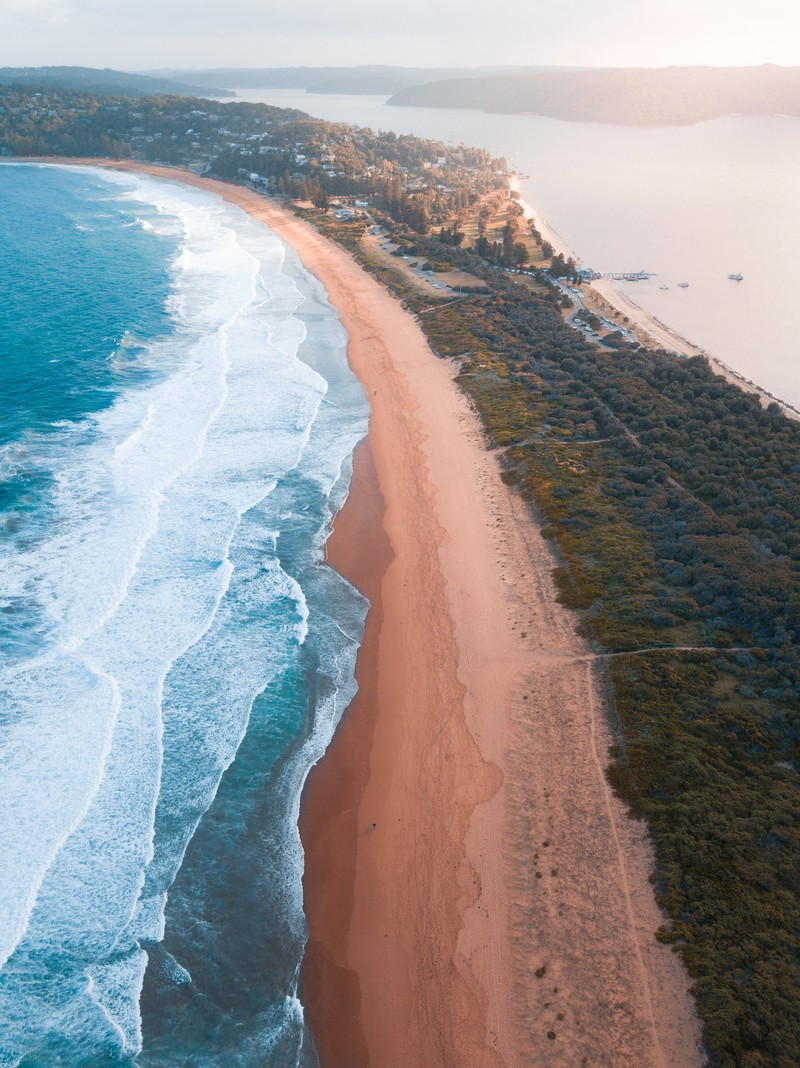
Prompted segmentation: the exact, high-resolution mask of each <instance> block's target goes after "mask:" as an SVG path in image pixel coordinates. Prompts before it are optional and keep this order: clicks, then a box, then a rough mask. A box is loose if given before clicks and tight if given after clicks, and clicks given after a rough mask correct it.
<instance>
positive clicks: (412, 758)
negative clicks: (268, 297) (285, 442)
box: [76, 161, 702, 1068]
mask: <svg viewBox="0 0 800 1068" xmlns="http://www.w3.org/2000/svg"><path fill="white" fill-rule="evenodd" d="M76 162H78V161H76ZM81 162H84V163H85V162H89V161H81ZM114 166H120V167H123V168H125V169H128V168H130V169H134V170H137V171H142V172H145V173H148V174H152V175H155V176H158V177H163V178H167V179H172V180H178V181H182V182H185V183H187V184H191V185H195V186H199V187H201V188H204V189H207V190H209V191H212V192H216V193H218V194H219V195H220V196H223V197H224V198H225V199H226V200H228V201H230V202H232V203H234V204H238V205H239V206H240V207H241V208H243V209H244V210H245V211H247V212H249V213H250V214H251V215H253V216H255V217H256V218H259V219H261V220H263V221H264V222H265V223H267V224H268V225H269V226H270V227H271V228H272V229H273V230H274V231H275V232H276V233H277V234H278V235H279V236H280V237H281V238H282V239H283V240H284V241H286V243H287V244H289V245H291V246H292V248H294V249H295V250H296V252H297V253H298V254H299V256H300V258H301V260H302V261H303V263H304V265H305V266H306V267H307V268H308V270H310V271H311V272H312V273H313V274H315V275H316V276H317V277H318V278H319V279H320V280H321V281H322V282H323V284H324V285H325V287H326V289H327V290H328V294H329V297H330V300H331V302H332V303H333V305H334V306H335V307H336V308H337V310H338V312H339V314H340V316H341V319H342V322H343V324H344V326H345V328H346V330H347V332H348V335H349V349H348V351H349V357H350V361H351V365H352V367H353V370H354V371H355V373H356V374H357V375H358V377H359V378H360V380H361V381H362V383H363V385H364V387H365V389H366V391H367V393H368V396H369V401H370V405H371V409H372V415H371V423H370V433H369V439H368V443H366V444H365V445H363V446H362V447H361V448H360V450H359V452H358V454H357V456H356V463H355V472H354V478H353V484H352V488H351V493H350V496H349V497H348V500H347V503H346V505H345V507H344V509H343V511H342V512H341V513H340V515H339V517H338V519H337V521H336V525H335V530H334V534H333V536H332V538H331V541H330V543H329V548H328V559H329V561H330V563H331V564H332V565H333V566H334V567H336V568H337V569H338V570H340V571H341V572H342V573H343V574H345V575H346V576H347V577H348V578H349V579H350V580H351V581H352V582H353V583H354V584H355V585H356V586H358V587H359V588H360V589H362V590H363V591H364V592H365V593H366V594H367V596H368V597H369V598H370V601H371V604H372V608H371V610H370V614H369V617H368V621H367V628H366V633H365V637H364V643H363V646H362V649H361V652H360V655H359V661H358V668H357V674H358V682H359V687H360V689H359V694H358V697H357V698H356V700H355V702H354V704H353V705H352V706H351V707H350V709H349V710H348V711H347V713H346V714H345V717H344V720H343V722H342V724H341V726H340V728H339V730H338V731H337V734H336V737H335V738H334V742H333V744H332V746H331V748H330V750H329V751H328V753H327V754H326V755H325V757H324V758H323V760H322V761H321V762H320V764H319V765H318V766H317V767H316V768H315V769H314V770H313V771H312V774H311V776H310V777H309V781H308V784H307V789H306V792H305V794H304V798H303V808H302V814H301V833H302V838H303V842H304V845H305V848H306V855H307V860H306V874H305V890H306V908H307V914H308V919H309V925H310V943H309V950H308V954H307V960H306V965H305V970H304V984H303V1001H304V1003H305V1004H306V1007H307V1008H306V1011H307V1018H308V1020H309V1023H310V1025H311V1028H312V1030H313V1033H314V1035H315V1039H316V1041H317V1044H318V1047H319V1051H320V1058H321V1061H322V1064H323V1065H324V1066H325V1068H342V1066H343V1065H347V1068H366V1066H368V1065H369V1066H372V1068H438V1066H448V1068H449V1066H452V1068H456V1066H458V1068H501V1066H508V1068H512V1066H513V1068H523V1066H525V1068H531V1066H539V1065H542V1066H548V1068H560V1066H564V1068H567V1066H569V1068H574V1066H576V1065H584V1064H586V1065H606V1066H609V1068H690V1066H699V1065H700V1064H701V1063H702V1056H701V1054H700V1051H699V1026H698V1022H697V1019H696V1016H695V1015H694V1010H693V1005H692V1002H691V999H690V997H689V995H688V993H687V990H688V985H689V984H688V979H687V977H686V974H685V972H684V971H683V969H682V966H681V964H680V962H679V960H678V958H677V957H676V956H675V955H674V954H673V953H672V951H671V950H670V948H669V947H667V946H663V945H660V944H659V943H657V942H656V941H655V939H654V932H655V930H656V929H657V928H658V927H659V925H660V924H661V923H662V922H663V917H662V916H661V914H660V912H659V910H658V909H657V907H656V904H655V901H654V898H653V891H652V888H651V886H650V884H649V882H648V875H649V872H650V870H651V866H652V861H651V855H650V851H649V846H648V842H647V839H646V836H645V833H644V830H643V827H642V825H641V824H639V823H638V822H636V821H634V820H632V819H629V818H628V816H627V815H626V813H625V811H624V809H623V807H622V805H621V804H620V803H619V802H618V801H617V799H616V798H615V797H614V796H613V794H612V793H611V792H610V790H609V788H608V785H607V782H606V779H605V775H604V768H605V766H606V763H607V749H608V745H609V744H610V734H609V730H608V728H607V725H606V721H605V718H604V715H603V710H602V702H601V697H600V690H599V677H598V675H597V672H598V671H599V670H600V668H599V667H598V665H597V664H596V663H593V662H592V661H591V658H589V657H588V653H589V652H590V651H589V650H588V649H587V647H586V645H585V643H584V642H583V640H582V639H581V638H579V636H578V635H577V633H576V630H575V622H574V618H573V617H572V616H571V615H570V613H569V612H567V611H566V610H565V609H564V608H562V607H561V606H560V605H559V604H558V603H557V601H556V596H555V590H554V587H553V583H552V577H551V573H552V568H553V565H554V561H553V557H552V554H551V550H550V548H549V545H548V543H547V542H546V541H545V540H544V539H543V538H542V536H541V534H540V532H539V530H538V528H537V526H536V525H535V523H534V522H533V520H532V518H531V516H530V513H529V511H528V509H527V507H526V506H525V504H524V503H523V502H522V501H521V500H520V499H519V498H518V497H516V496H515V495H514V494H513V493H511V492H510V491H509V490H508V489H507V487H506V486H505V485H504V484H503V482H502V480H501V478H500V468H499V463H498V459H497V456H496V455H495V454H493V453H492V452H491V451H489V450H488V449H487V447H486V444H485V441H484V439H483V436H482V430H481V426H480V422H479V420H478V418H477V416H476V415H475V414H474V412H473V411H472V410H471V408H470V406H469V403H468V401H467V400H466V398H465V396H464V395H463V394H462V392H461V391H460V390H459V389H458V387H457V385H456V383H455V381H454V377H455V373H456V371H455V368H454V367H453V366H452V365H451V364H450V363H449V362H447V361H444V360H440V359H438V358H437V357H436V356H435V355H434V354H433V353H432V351H431V350H430V348H429V346H428V344H427V341H426V339H425V336H424V334H423V333H422V330H421V327H420V326H419V324H418V322H417V321H416V320H415V318H414V317H413V316H412V315H411V314H409V312H407V311H406V310H405V309H404V308H403V307H402V306H401V304H400V303H399V302H398V301H397V300H395V299H394V297H393V296H392V295H391V294H390V293H389V292H388V291H387V290H386V289H385V288H383V287H382V286H381V285H380V284H379V283H378V282H376V281H375V280H374V279H373V278H372V277H371V276H370V275H368V274H367V273H366V272H365V271H363V270H362V269H361V268H360V267H359V266H358V264H357V263H356V262H355V261H354V260H353V259H352V257H351V256H349V255H348V254H347V253H346V252H345V251H344V250H342V249H341V248H339V247H338V246H337V245H335V244H334V243H332V242H331V241H329V240H327V239H326V238H325V237H323V236H321V235H320V234H319V233H318V232H317V231H316V230H315V229H314V228H313V227H312V226H311V225H309V224H308V223H306V222H304V221H303V220H301V219H299V218H297V217H295V216H294V215H293V214H292V213H291V212H290V211H288V210H287V209H285V208H283V207H281V206H279V205H278V204H276V203H274V202H271V201H269V200H267V199H265V198H264V197H262V196H260V195H259V194H257V193H255V192H253V191H251V190H248V189H244V188H240V187H238V186H234V185H227V184H223V183H220V182H216V181H212V180H208V179H203V178H199V177H197V176H196V175H194V174H192V173H189V172H176V171H175V170H173V169H168V168H160V167H156V166H146V165H142V164H138V163H137V164H130V163H125V164H114Z"/></svg>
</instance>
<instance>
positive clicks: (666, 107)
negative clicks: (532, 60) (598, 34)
mask: <svg viewBox="0 0 800 1068" xmlns="http://www.w3.org/2000/svg"><path fill="white" fill-rule="evenodd" d="M388 103H389V104H390V105H394V106H398V107H399V106H403V107H438V108H475V109H478V110H480V111H491V112H505V113H520V112H531V113H533V114H536V115H545V116H548V117H549V118H554V119H567V120H571V121H574V122H600V123H615V124H621V125H628V126H648V125H659V126H661V125H663V126H668V125H685V124H688V123H695V122H702V121H703V120H704V119H714V118H720V117H722V116H725V115H792V116H800V67H777V66H771V65H768V66H762V67H666V68H663V69H658V70H650V69H615V70H576V71H542V72H539V73H535V74H526V75H502V76H499V77H487V78H459V79H449V80H445V81H438V82H434V83H432V84H429V85H421V86H412V87H409V88H406V89H402V90H400V91H399V92H398V93H396V94H395V95H394V96H393V97H392V98H391V99H390V100H389V101H388Z"/></svg>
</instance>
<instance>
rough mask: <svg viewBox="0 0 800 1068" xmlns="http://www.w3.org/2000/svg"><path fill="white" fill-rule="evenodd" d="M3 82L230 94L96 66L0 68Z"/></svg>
mask: <svg viewBox="0 0 800 1068" xmlns="http://www.w3.org/2000/svg"><path fill="white" fill-rule="evenodd" d="M0 85H18V86H26V87H39V86H45V85H55V86H59V87H60V88H62V89H74V90H76V91H78V92H81V93H103V94H106V93H107V94H109V95H115V94H116V95H119V96H133V97H140V96H153V95H155V94H157V93H170V94H172V95H181V96H203V94H204V93H208V92H213V94H214V95H215V96H228V95H232V94H229V93H228V92H227V91H226V90H225V89H213V90H211V89H203V88H201V87H200V86H198V85H192V84H189V83H187V82H180V81H175V80H174V79H170V78H153V77H150V76H149V75H145V74H128V73H127V72H125V71H120V70H111V68H108V67H107V68H105V69H103V70H97V69H95V68H94V67H0Z"/></svg>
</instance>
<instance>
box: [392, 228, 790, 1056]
mask: <svg viewBox="0 0 800 1068" xmlns="http://www.w3.org/2000/svg"><path fill="white" fill-rule="evenodd" d="M395 236H396V237H397V238H398V239H399V240H400V241H401V243H404V242H405V243H406V244H407V245H408V246H410V247H413V248H414V249H416V251H417V252H418V253H420V254H424V255H426V256H427V257H428V258H429V259H431V260H432V261H433V260H438V261H446V262H449V263H453V264H454V265H456V266H458V267H460V268H462V269H464V270H469V271H471V272H472V273H473V274H474V275H476V276H477V277H479V278H481V279H482V280H483V281H484V283H485V285H486V286H487V287H488V288H489V290H490V293H489V295H488V296H487V297H471V298H466V299H463V300H460V301H457V302H455V303H453V302H449V301H448V302H442V307H441V309H440V310H437V307H436V304H435V303H434V304H433V305H432V304H431V299H430V298H424V297H422V296H420V295H417V294H416V292H415V291H413V290H411V289H408V288H406V289H404V290H403V297H404V299H405V300H406V301H407V302H408V303H409V304H410V305H411V306H412V308H415V309H416V310H418V311H422V310H424V311H425V315H424V316H423V317H422V319H421V321H422V322H423V325H424V328H425V330H426V331H427V332H428V334H429V337H430V338H431V340H432V343H433V344H434V346H435V348H436V349H437V350H438V351H439V352H440V353H441V354H442V355H449V356H458V357H459V359H460V363H461V374H460V381H461V383H462V385H463V388H464V389H465V390H466V391H467V392H468V393H469V394H470V396H471V397H472V398H473V400H474V401H475V403H476V405H477V407H478V409H479V411H480V412H481V414H482V416H483V419H484V421H485V424H486V426H487V429H488V431H489V433H490V435H491V436H492V438H493V440H494V442H495V443H496V444H498V445H502V446H505V447H506V451H505V453H504V455H505V460H506V473H505V476H504V477H505V478H506V480H507V481H509V482H510V483H513V484H515V485H516V486H517V487H518V489H519V491H520V492H521V493H522V494H523V495H524V496H525V497H527V498H528V499H529V500H530V501H531V504H532V505H533V506H534V507H535V509H536V511H537V513H538V514H539V515H540V516H541V517H543V519H544V522H545V533H546V535H547V536H549V537H550V538H552V539H553V541H554V545H555V547H556V551H557V554H558V557H559V560H560V564H559V567H558V570H557V572H556V579H557V584H558V587H559V590H560V597H561V599H562V600H563V601H564V603H566V604H567V605H569V606H571V607H573V608H575V609H577V610H579V611H580V612H581V613H582V620H583V626H584V627H585V629H586V632H587V634H588V635H589V636H590V637H591V638H592V639H593V640H594V641H595V642H596V643H597V646H598V647H599V648H601V649H606V650H610V651H614V652H621V653H625V652H626V651H629V652H630V655H623V656H620V657H616V658H614V659H613V661H611V662H610V663H611V665H612V666H611V668H610V679H611V682H612V684H613V694H614V696H613V706H614V710H615V716H617V717H618V736H617V744H616V748H615V750H614V763H613V765H612V768H611V778H612V781H613V783H614V785H615V788H616V789H617V790H618V791H619V792H620V793H621V794H622V795H623V796H624V797H625V798H626V800H627V801H628V802H629V803H630V804H631V805H632V807H633V808H634V810H635V811H636V812H638V813H639V814H641V815H642V816H644V817H645V818H646V819H647V821H648V824H649V826H650V830H651V833H652V836H653V840H654V844H655V849H656V857H657V868H656V889H657V894H658V898H659V901H660V903H661V904H662V906H663V907H664V909H665V910H666V913H667V915H668V917H669V922H668V923H667V924H666V925H665V927H664V928H663V929H662V930H661V931H660V932H659V933H658V937H659V938H660V939H662V940H663V941H667V942H671V943H673V944H674V946H675V949H676V951H677V952H679V953H680V954H681V955H682V956H683V959H684V961H685V962H686V965H687V967H688V970H689V973H690V975H691V976H692V979H693V982H694V990H695V993H696V996H697V1001H698V1007H699V1011H700V1014H701V1016H702V1018H703V1021H704V1025H705V1040H706V1044H707V1049H708V1052H709V1057H710V1060H711V1062H712V1063H713V1064H715V1065H720V1066H724V1068H734V1066H737V1068H738V1066H747V1068H756V1066H759V1068H760V1066H767V1065H769V1066H780V1068H789V1066H790V1065H791V1066H793V1065H797V1064H800V968H799V966H798V961H799V960H800V790H799V789H798V786H800V781H799V780H798V768H800V705H799V704H798V695H800V651H798V650H799V649H800V646H798V642H799V641H800V539H798V518H800V425H798V424H797V423H795V422H792V421H790V420H788V419H787V418H785V416H784V415H783V414H782V413H781V411H780V409H779V408H778V406H777V405H772V406H770V408H768V409H766V410H765V409H764V408H762V407H761V405H760V403H759V401H758V399H757V398H756V397H754V396H752V395H750V394H746V393H744V392H743V391H742V390H741V389H739V388H738V387H737V386H735V385H732V384H730V383H727V382H726V381H724V380H723V379H721V378H720V377H718V376H717V375H715V374H714V373H713V372H712V371H711V369H710V367H709V365H708V364H707V362H706V361H705V360H703V359H701V358H696V359H688V360H687V359H680V358H678V357H675V356H672V355H670V354H668V353H666V352H663V351H656V352H652V351H648V350H644V349H642V348H641V347H640V346H630V345H623V346H621V348H620V350H619V351H618V352H615V353H613V354H611V353H606V352H604V351H603V350H601V349H599V348H597V347H596V346H593V345H590V344H588V343H587V342H586V341H585V340H584V339H583V338H582V337H581V336H580V335H579V334H578V333H577V332H576V331H574V330H572V329H570V328H569V327H568V326H566V324H565V323H564V321H563V319H562V317H561V315H560V313H559V310H558V303H559V297H558V293H557V291H556V290H555V289H554V287H553V288H549V287H548V288H546V290H545V292H544V293H543V294H542V295H541V296H539V295H536V294H532V293H531V292H530V290H529V289H526V288H523V287H522V286H521V285H520V284H519V283H517V282H516V281H515V280H514V277H513V275H509V274H507V273H506V272H503V271H498V270H496V269H495V268H493V267H492V266H490V265H489V264H487V263H486V262H485V261H484V260H482V259H481V258H479V257H478V256H476V255H475V254H474V253H472V252H469V251H466V250H464V249H463V248H459V247H454V246H453V245H452V244H444V243H441V242H438V241H437V240H436V239H435V238H433V237H427V238H424V239H420V238H419V237H418V236H417V235H412V234H410V233H407V232H405V233H404V232H402V231H399V232H398V233H397V234H396V235H395ZM465 354H466V355H465ZM684 647H686V648H688V649H689V650H694V651H685V652H684V651H680V650H681V649H683V648H684ZM648 648H650V649H654V650H655V651H652V652H649V653H641V652H640V650H642V649H648ZM708 650H710V651H708Z"/></svg>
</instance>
